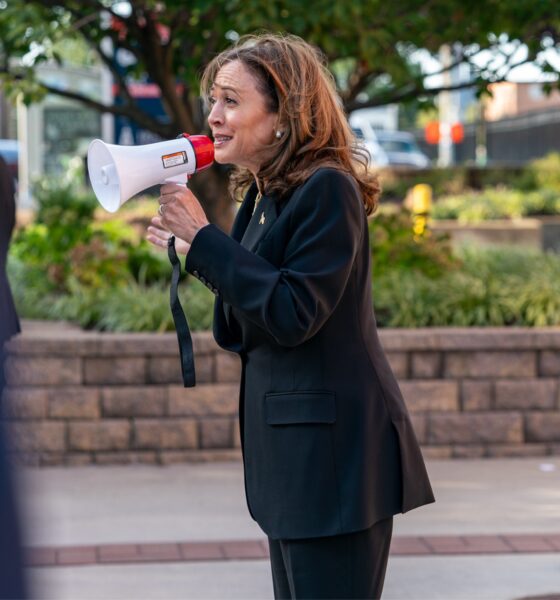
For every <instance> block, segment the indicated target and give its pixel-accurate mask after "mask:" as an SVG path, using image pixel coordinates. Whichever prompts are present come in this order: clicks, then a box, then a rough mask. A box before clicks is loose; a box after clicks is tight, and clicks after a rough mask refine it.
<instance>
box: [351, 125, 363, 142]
mask: <svg viewBox="0 0 560 600" xmlns="http://www.w3.org/2000/svg"><path fill="white" fill-rule="evenodd" d="M352 131H353V132H354V135H355V136H356V137H357V138H358V139H359V140H363V139H364V132H363V131H362V129H361V128H360V127H352Z"/></svg>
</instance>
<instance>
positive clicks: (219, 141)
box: [214, 135, 231, 148]
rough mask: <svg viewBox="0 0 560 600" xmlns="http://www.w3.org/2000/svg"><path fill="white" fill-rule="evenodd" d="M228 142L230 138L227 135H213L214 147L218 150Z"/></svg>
mask: <svg viewBox="0 0 560 600" xmlns="http://www.w3.org/2000/svg"><path fill="white" fill-rule="evenodd" d="M229 140H231V136H229V135H215V136H214V147H215V148H219V147H220V146H223V145H224V144H225V143H226V142H229Z"/></svg>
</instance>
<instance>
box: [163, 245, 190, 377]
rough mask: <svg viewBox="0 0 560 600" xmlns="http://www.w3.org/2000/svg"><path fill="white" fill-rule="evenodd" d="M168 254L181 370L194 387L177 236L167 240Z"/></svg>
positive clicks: (170, 298) (171, 298)
mask: <svg viewBox="0 0 560 600" xmlns="http://www.w3.org/2000/svg"><path fill="white" fill-rule="evenodd" d="M167 255H168V256H169V261H170V262H171V266H172V267H173V271H172V273H171V290H170V294H169V303H170V306H171V314H172V315H173V322H174V323H175V330H176V331H177V341H178V342H179V353H180V355H181V372H182V374H183V385H184V387H194V386H195V385H196V378H195V372H194V353H193V345H192V337H191V332H190V330H189V324H188V322H187V317H186V316H185V313H184V311H183V307H182V306H181V302H180V301H179V295H178V286H179V278H180V277H181V262H180V261H179V258H178V256H177V251H176V250H175V236H173V235H172V236H171V237H170V238H169V239H168V240H167Z"/></svg>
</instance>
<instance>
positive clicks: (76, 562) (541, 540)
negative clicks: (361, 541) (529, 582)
mask: <svg viewBox="0 0 560 600" xmlns="http://www.w3.org/2000/svg"><path fill="white" fill-rule="evenodd" d="M24 553H25V562H26V565H27V566H28V567H63V566H86V565H115V564H134V563H163V562H166V563H167V562H199V561H205V562H208V561H228V560H259V559H266V558H268V543H267V540H266V539H243V540H216V541H197V542H187V541H184V542H161V543H154V542H151V543H139V542H131V543H120V544H99V545H80V546H35V547H29V548H26V549H25V550H24ZM526 553H560V533H558V534H538V533H537V534H497V535H424V536H394V537H393V540H392V543H391V555H392V556H465V555H481V554H486V555H487V554H526Z"/></svg>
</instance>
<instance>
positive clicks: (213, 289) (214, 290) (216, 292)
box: [212, 288, 218, 296]
mask: <svg viewBox="0 0 560 600" xmlns="http://www.w3.org/2000/svg"><path fill="white" fill-rule="evenodd" d="M212 291H213V292H214V294H216V296H217V295H218V288H212Z"/></svg>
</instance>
